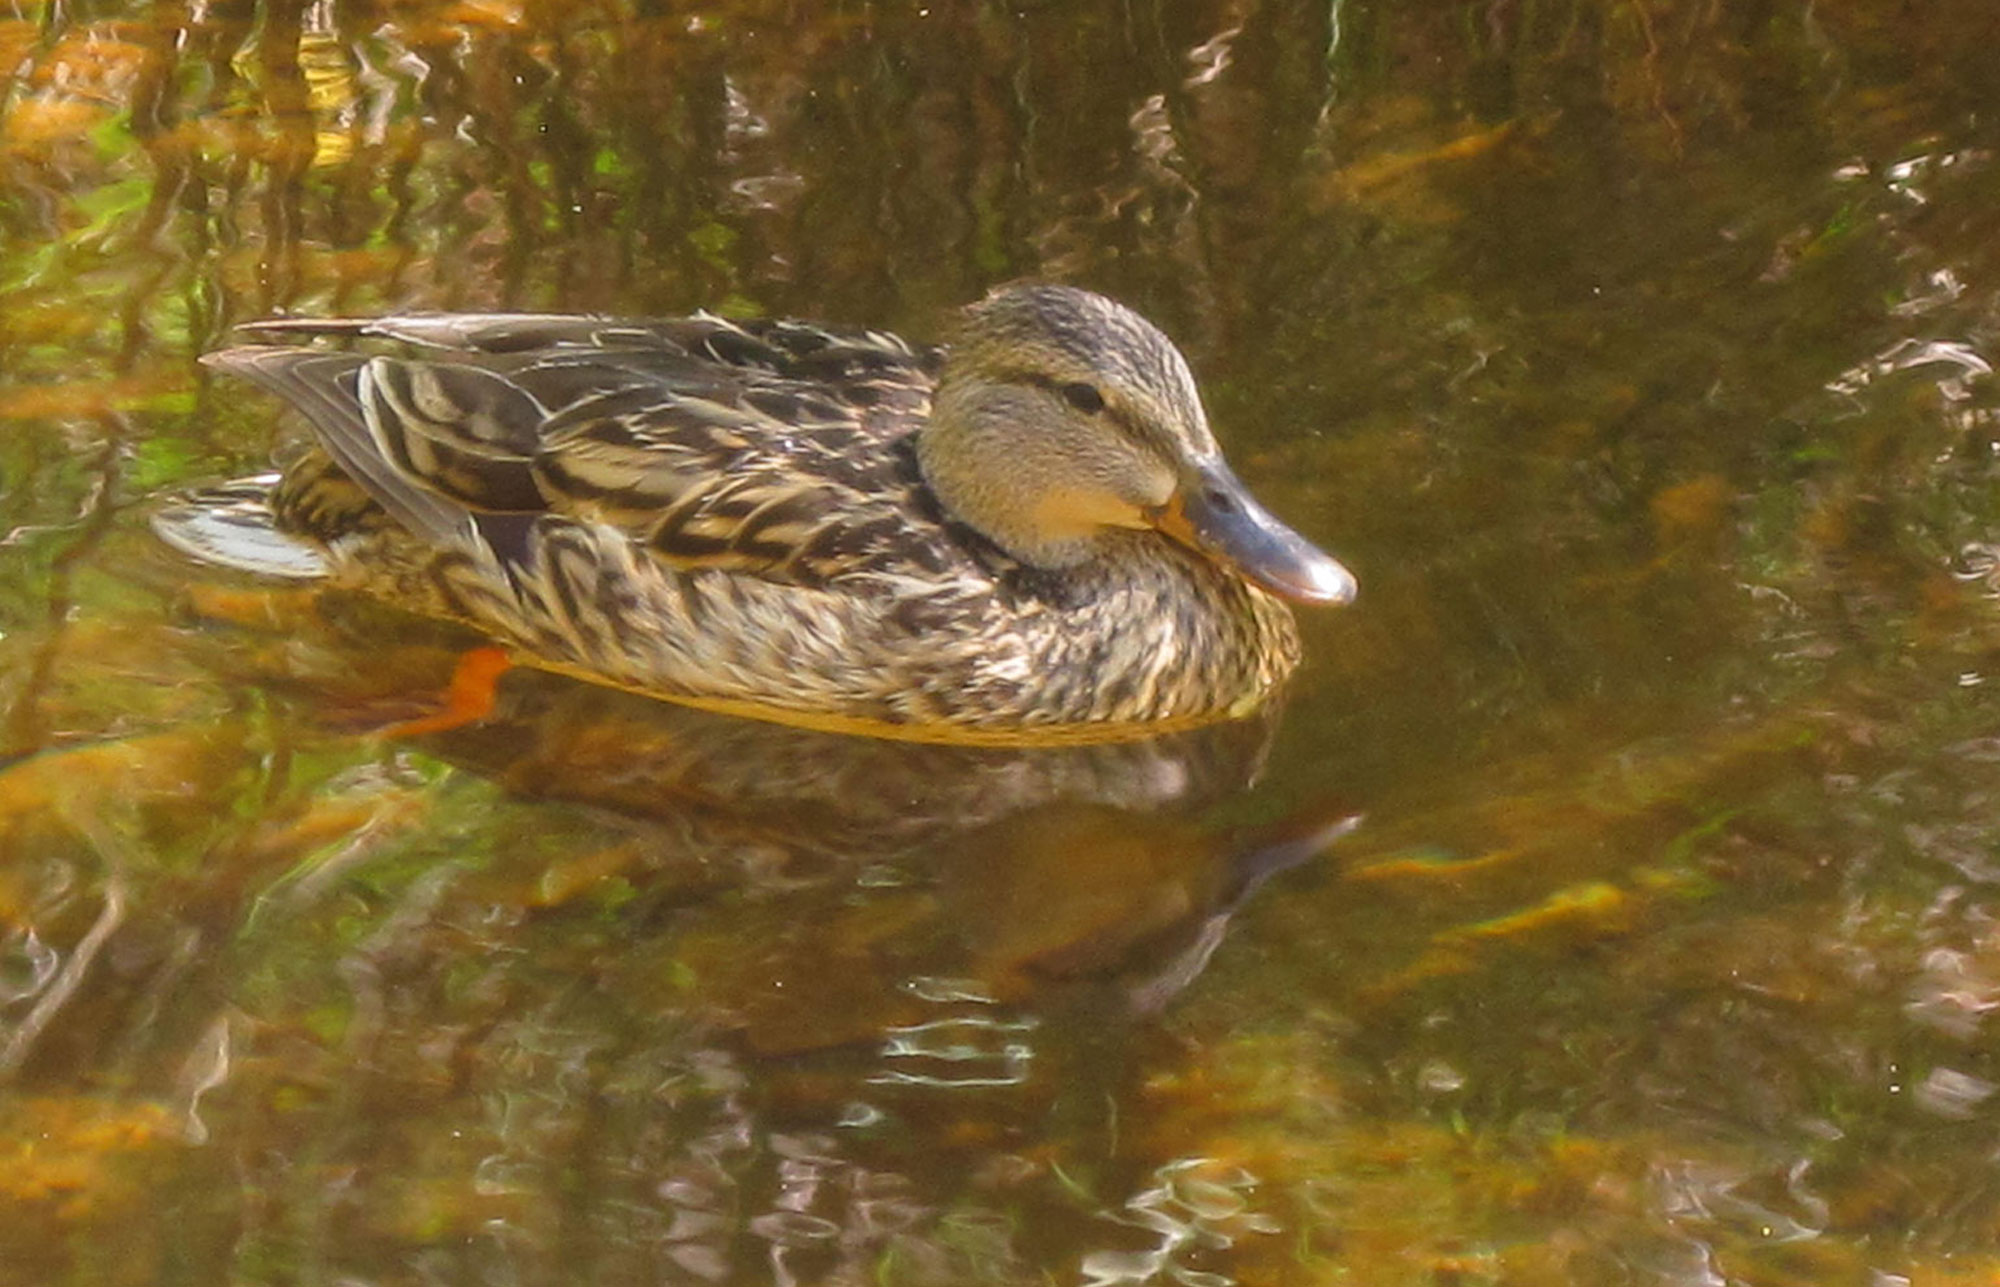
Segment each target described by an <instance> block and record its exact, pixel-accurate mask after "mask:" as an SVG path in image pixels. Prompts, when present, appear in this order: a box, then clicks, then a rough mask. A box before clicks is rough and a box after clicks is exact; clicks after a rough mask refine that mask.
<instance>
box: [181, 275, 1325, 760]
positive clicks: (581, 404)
mask: <svg viewBox="0 0 2000 1287" xmlns="http://www.w3.org/2000/svg"><path fill="white" fill-rule="evenodd" d="M248 329H250V330H252V331H254V332H256V333H258V334H259V336H260V338H267V339H276V340H281V341H285V342H282V343H274V344H255V345H249V346H245V347H240V348H234V349H228V350H224V351H222V352H219V353H216V354H212V355H211V356H210V358H209V361H210V362H211V363H212V364H213V365H215V366H217V367H219V368H220V369H223V370H226V371H229V372H232V373H234V374H237V375H240V376H243V377H245V378H247V379H249V380H251V381H253V382H254V383H256V384H258V385H261V386H262V387H264V388H266V389H268V390H270V391H271V392H273V393H275V394H277V395H278V396H279V397H281V398H283V399H284V400H285V401H287V402H289V403H290V404H292V405H293V406H294V407H296V408H297V409H298V410H299V411H300V412H302V413H303V414H304V416H305V418H306V420H307V421H308V423H309V424H310V425H311V427H312V430H313V436H314V440H315V446H314V449H313V450H311V451H309V452H308V453H307V454H306V455H304V456H303V457H302V458H301V459H299V460H297V461H295V462H294V463H293V464H292V465H291V467H290V468H289V469H288V470H287V471H286V472H285V474H284V475H283V477H282V478H281V479H280V480H278V481H277V482H276V485H275V487H274V488H272V490H271V492H270V495H269V498H268V499H269V513H270V515H271V516H272V519H273V521H274V525H275V528H276V531H277V533H278V534H280V535H281V536H282V537H283V538H284V539H286V540H288V541H291V542H294V543H303V545H304V546H306V547H309V548H310V550H311V551H312V552H313V554H314V555H316V556H317V566H318V567H319V568H321V569H323V571H324V573H325V575H326V576H327V577H328V578H329V580H331V581H332V582H333V583H335V584H339V585H343V586H347V587H350V588H353V589H356V590H360V591H362V592H364V593H368V594H371V595H376V596H379V597H382V598H384V599H387V600H390V601H392V602H394V603H397V604H399V605H401V606H403V607H406V608H409V609H411V610H413V611H416V612H419V613H423V614H426V615H432V616H440V617H446V618H451V619H455V620H458V621H462V622H465V623H467V624H469V625H472V626H473V627H475V628H477V629H478V630H480V631H482V632H484V633H487V634H489V635H492V636H493V637H495V638H497V639H499V640H501V641H503V642H504V643H506V644H508V645H510V646H511V647H512V648H514V649H516V650H518V651H519V652H521V653H524V654H526V656H527V658H528V659H530V660H532V661H533V662H535V663H536V664H539V665H542V666H545V667H547V668H550V669H555V670H560V671H564V672H567V673H572V674H576V675H579V676H582V677H584V678H588V679H592V680H596V681H599V682H604V683H609V684H612V685H615V686H618V687H622V688H629V689H635V690H639V691H642V692H647V693H651V694H654V695H657V696H660V697H664V698H668V699H672V700H680V701H684V702H689V703H692V704H696V705H703V706H709V707H714V708H720V709H725V710H731V711H736V712H739V713H746V714H752V715H762V716H765V717H769V718H777V719H781V720H787V721H790V722H800V723H810V724H816V725H819V726H823V727H835V728H844V729H850V730H852V731H862V732H872V733H878V734H887V735H895V736H905V737H923V738H928V739H936V740H958V739H961V738H962V739H964V740H980V741H993V740H1039V739H1042V738H1052V737H1061V736H1087V737H1088V736H1119V735H1124V734H1129V733H1134V732H1145V731H1151V730H1153V729H1156V728H1161V727H1167V726H1180V725H1186V724H1192V723H1199V722H1203V721H1207V720H1213V719H1217V718H1223V717H1227V716H1231V715H1239V714H1243V713H1245V712H1247V711H1249V710H1251V709H1253V708H1255V707H1256V706H1257V705H1259V704H1260V703H1261V702H1262V701H1264V700H1265V699H1266V698H1267V697H1268V696H1269V695H1270V694H1271V693H1272V692H1274V691H1275V690H1276V689H1277V688H1278V687H1279V686H1280V685H1281V684H1282V683H1283V681H1284V679H1285V678H1286V677H1287V676H1288V675H1289V674H1290V672H1291V671H1292V670H1293V668H1294V667H1295V666H1296V664H1297V662H1298V659H1299V639H1298V634H1297V630H1296V626H1295V624H1294V622H1293V619H1292V616H1291V613H1290V611H1289V609H1288V608H1287V607H1286V606H1285V604H1284V603H1282V602H1281V601H1280V600H1279V598H1278V597H1277V596H1276V594H1274V593H1273V591H1276V592H1277V594H1282V595H1284V596H1286V597H1290V598H1295V599H1301V600H1305V601H1320V602H1341V601H1345V600H1346V599H1347V598H1349V597H1351V595H1352V590H1353V582H1352V579H1351V578H1350V577H1349V576H1348V575H1347V573H1346V572H1345V570H1344V569H1342V568H1340V566H1339V565H1338V564H1337V563H1335V562H1334V561H1333V560H1331V559H1329V558H1327V557H1326V556H1325V555H1323V554H1321V553H1319V552H1318V551H1317V550H1315V549H1313V548H1312V547H1311V546H1310V545H1308V544H1307V543H1306V542H1305V541H1304V540H1303V539H1301V538H1299V537H1298V536H1296V535H1295V534H1293V533H1292V532H1291V531H1290V530H1289V529H1287V528H1285V527H1284V526H1283V525H1282V524H1280V523H1278V522H1277V520H1275V519H1273V518H1271V517H1270V515H1268V514H1267V513H1266V512H1264V511H1263V510H1262V509H1261V507H1259V506H1258V505H1257V504H1256V502H1255V501H1254V500H1253V499H1251V498H1250V496H1249V495H1248V493H1247V492H1246V491H1244V490H1243V488H1242V485H1241V484H1240V483H1239V482H1237V481H1236V480H1235V478H1234V476H1233V475H1232V474H1230V473H1229V471H1228V469H1227V467H1226V465H1224V464H1223V463H1222V460H1221V456H1220V453H1219V451H1218V450H1217V449H1216V447H1215V445H1214V440H1213V438H1212V437H1211V436H1210V435H1209V433H1208V429H1207V424H1206V420H1205V417H1204V415H1203V413H1202V411H1201V407H1200V402H1199V397H1198V395H1197V394H1196V392H1195V389H1194V384H1193V380H1192V377H1191V376H1189V375H1188V373H1187V368H1186V364H1185V362H1184V360H1183V359H1182V358H1181V356H1180V354H1179V352H1178V351H1177V350H1176V349H1175V348H1174V347H1173V345H1172V344H1171V342H1169V341H1168V340H1167V339H1166V337H1165V336H1164V335H1162V334H1161V333H1160V332H1159V331H1158V330H1156V329H1155V328H1153V327H1152V326H1151V325H1150V324H1149V323H1147V322H1145V321H1144V320H1143V319H1141V318H1139V317H1138V315H1137V314H1135V313H1132V312H1131V311H1130V310H1128V309H1125V308H1124V307H1123V306H1121V305H1118V304H1115V303H1113V302H1112V301H1110V300H1107V299H1104V298H1103V297H1101V296H1097V295H1093V294H1090V293H1088V292H1084V291H1080V290H1074V289H1071V288H1067V287H1054V286H1029V287H1016V288H1012V289H1010V290H1005V291H1001V292H998V293H996V294H995V295H993V296H990V297H989V298H988V299H987V300H986V301H984V302H983V303H981V304H978V305H974V306H973V307H972V308H971V309H969V310H967V317H966V320H965V322H964V323H963V325H962V326H961V328H960V330H959V332H958V334H957V335H956V336H955V337H954V339H953V341H952V344H951V345H950V347H949V348H924V347H917V346H913V345H910V344H908V343H906V342H905V341H903V340H901V339H899V338H897V337H895V336H892V335H887V334H884V333H881V332H875V331H864V330H840V329H833V328H826V327H820V326H816V325H811V324H807V323H799V322H785V321H750V322H732V321H726V320H723V319H721V318H717V317H712V316H708V315H705V314H702V315H696V316H694V317H690V318H681V319H672V320H665V321H641V322H628V321H617V320H610V319H603V318H591V317H576V316H559V315H530V314H493V315H438V316H412V317H389V318H380V319H373V320H366V321H360V320H329V321H317V320H308V319H287V320H284V321H278V322H270V323H258V324H254V325H253V326H252V327H250V328H248ZM347 340H352V341H358V343H344V341H347ZM300 341H311V342H309V343H301V342H300ZM334 341H343V343H340V344H338V345H336V344H334V343H330V342H334ZM161 529H162V531H163V533H164V534H166V535H167V536H168V537H169V539H170V540H174V541H175V543H177V544H181V545H183V546H184V547H188V548H197V550H198V552H201V553H204V554H208V555H211V556H213V555H214V554H215V550H214V548H213V545H212V544H204V543H203V542H199V541H194V540H187V539H177V538H176V534H175V528H174V526H173V524H171V523H165V524H162V525H161ZM225 561H237V562H242V560H229V559H227V558H226V556H225ZM252 565H253V566H254V560H253V561H252ZM313 565H314V564H313V561H312V560H308V561H307V562H306V563H305V566H308V567H311V566H313Z"/></svg>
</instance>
